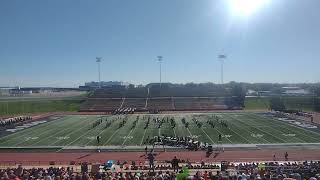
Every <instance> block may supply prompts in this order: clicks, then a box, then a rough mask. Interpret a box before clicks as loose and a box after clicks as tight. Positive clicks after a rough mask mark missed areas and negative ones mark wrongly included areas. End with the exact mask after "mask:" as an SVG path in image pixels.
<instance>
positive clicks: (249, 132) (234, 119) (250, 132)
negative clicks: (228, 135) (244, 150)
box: [226, 115, 270, 144]
mask: <svg viewBox="0 0 320 180" xmlns="http://www.w3.org/2000/svg"><path fill="white" fill-rule="evenodd" d="M226 116H227V117H229V118H230V119H233V121H239V120H237V119H236V118H234V117H232V116H230V115H226ZM232 124H233V125H234V126H237V125H235V123H232ZM237 127H238V129H243V130H244V131H246V132H248V134H254V132H252V131H250V130H247V129H245V128H240V127H239V126H237ZM262 139H263V140H264V141H265V142H267V143H270V142H269V141H268V140H266V139H264V138H262ZM250 142H251V141H250ZM251 144H252V142H251Z"/></svg>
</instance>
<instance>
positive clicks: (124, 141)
mask: <svg viewBox="0 0 320 180" xmlns="http://www.w3.org/2000/svg"><path fill="white" fill-rule="evenodd" d="M135 129H136V128H134V129H131V131H130V132H129V134H128V135H127V138H125V139H124V140H123V143H122V146H123V145H124V144H125V143H126V141H127V139H128V138H129V136H130V135H131V133H132V132H133V131H134V130H135Z"/></svg>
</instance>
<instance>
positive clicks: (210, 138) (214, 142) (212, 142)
mask: <svg viewBox="0 0 320 180" xmlns="http://www.w3.org/2000/svg"><path fill="white" fill-rule="evenodd" d="M201 130H202V132H203V133H204V134H205V135H206V136H207V137H208V138H209V139H210V141H211V142H212V143H213V144H216V143H215V142H214V141H213V139H212V138H211V137H210V136H209V135H208V134H207V133H206V132H205V131H204V130H203V129H202V128H201Z"/></svg>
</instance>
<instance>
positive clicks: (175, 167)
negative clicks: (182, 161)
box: [171, 156, 179, 172]
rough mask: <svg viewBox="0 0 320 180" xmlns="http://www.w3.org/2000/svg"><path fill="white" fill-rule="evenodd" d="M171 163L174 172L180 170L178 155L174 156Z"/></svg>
mask: <svg viewBox="0 0 320 180" xmlns="http://www.w3.org/2000/svg"><path fill="white" fill-rule="evenodd" d="M171 165H172V168H173V171H174V172H178V171H179V159H177V157H176V156H174V158H173V159H172V160H171Z"/></svg>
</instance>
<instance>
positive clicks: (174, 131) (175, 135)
mask: <svg viewBox="0 0 320 180" xmlns="http://www.w3.org/2000/svg"><path fill="white" fill-rule="evenodd" d="M173 133H174V137H177V134H176V130H175V128H173Z"/></svg>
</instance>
